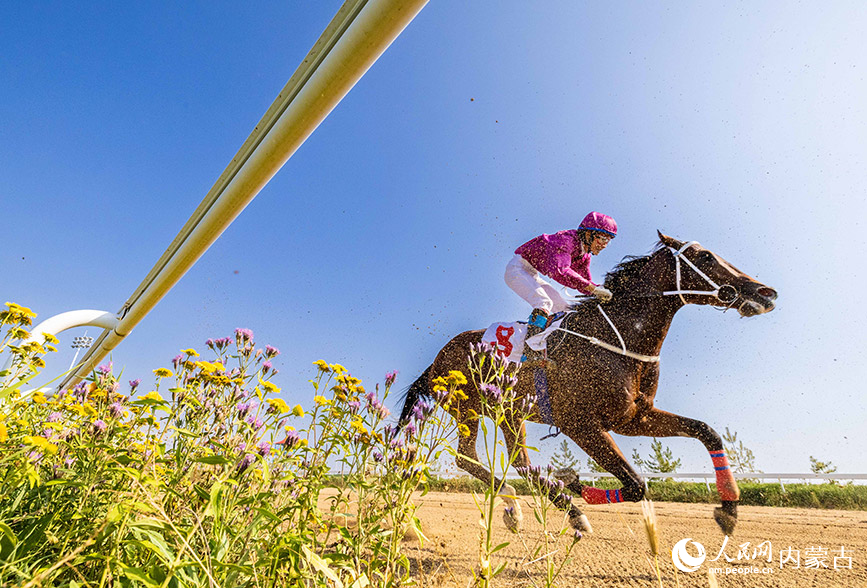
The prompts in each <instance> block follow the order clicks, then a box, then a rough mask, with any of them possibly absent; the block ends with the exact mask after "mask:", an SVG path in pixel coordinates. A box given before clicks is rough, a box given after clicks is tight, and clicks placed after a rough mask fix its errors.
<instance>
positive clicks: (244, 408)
mask: <svg viewBox="0 0 867 588" xmlns="http://www.w3.org/2000/svg"><path fill="white" fill-rule="evenodd" d="M252 406H253V403H252V402H241V403H239V404H238V405H237V406H236V407H235V408H236V409H237V410H238V414H239V415H240V416H241V418H243V417H244V416H245V415H246V414H247V413H248V412H250V408H252Z"/></svg>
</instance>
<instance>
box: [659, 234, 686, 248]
mask: <svg viewBox="0 0 867 588" xmlns="http://www.w3.org/2000/svg"><path fill="white" fill-rule="evenodd" d="M656 234H657V235H659V241H660V242H661V243H662V244H663V245H665V246H667V247H671V248H673V249H680V247H681V245H683V242H682V241H678V240H677V239H675V238H674V237H669V236H668V235H663V234H662V231H660V230H659V229H657V230H656Z"/></svg>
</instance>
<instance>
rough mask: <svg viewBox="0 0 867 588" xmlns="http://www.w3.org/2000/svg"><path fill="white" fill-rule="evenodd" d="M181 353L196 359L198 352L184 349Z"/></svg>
mask: <svg viewBox="0 0 867 588" xmlns="http://www.w3.org/2000/svg"><path fill="white" fill-rule="evenodd" d="M181 353H186V354H187V355H189V356H190V357H198V356H199V352H198V351H196V350H195V349H184V350H183V351H181Z"/></svg>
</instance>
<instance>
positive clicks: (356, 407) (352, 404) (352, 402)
mask: <svg viewBox="0 0 867 588" xmlns="http://www.w3.org/2000/svg"><path fill="white" fill-rule="evenodd" d="M346 404H347V405H348V406H349V408H350V409H352V412H358V411H359V410H361V403H360V402H359V401H357V400H350V401H349V402H347V403H346Z"/></svg>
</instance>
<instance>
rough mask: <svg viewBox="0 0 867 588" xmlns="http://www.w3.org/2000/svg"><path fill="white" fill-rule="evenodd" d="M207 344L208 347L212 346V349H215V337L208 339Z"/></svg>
mask: <svg viewBox="0 0 867 588" xmlns="http://www.w3.org/2000/svg"><path fill="white" fill-rule="evenodd" d="M205 345H206V346H207V347H210V348H211V349H213V348H214V340H213V339H208V340H207V341H205Z"/></svg>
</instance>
